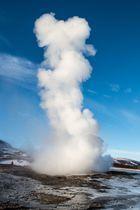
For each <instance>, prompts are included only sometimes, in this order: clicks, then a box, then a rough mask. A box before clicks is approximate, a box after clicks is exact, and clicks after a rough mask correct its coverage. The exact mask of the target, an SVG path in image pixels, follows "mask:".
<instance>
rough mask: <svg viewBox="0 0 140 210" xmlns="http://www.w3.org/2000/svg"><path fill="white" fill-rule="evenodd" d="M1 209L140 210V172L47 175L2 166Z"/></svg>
mask: <svg viewBox="0 0 140 210" xmlns="http://www.w3.org/2000/svg"><path fill="white" fill-rule="evenodd" d="M0 189H1V190H0V209H59V210H61V209H62V210H63V209H64V210H69V209H75V210H76V209H83V210H85V209H88V210H91V209H129V208H133V209H140V174H139V173H138V172H137V173H135V171H133V172H131V173H130V172H129V173H128V172H119V171H110V172H108V173H102V174H94V173H91V174H89V175H81V176H78V175H77V176H76V175H75V176H47V175H44V174H37V173H35V172H34V171H32V170H31V169H30V168H29V167H23V166H15V165H4V164H1V165H0Z"/></svg>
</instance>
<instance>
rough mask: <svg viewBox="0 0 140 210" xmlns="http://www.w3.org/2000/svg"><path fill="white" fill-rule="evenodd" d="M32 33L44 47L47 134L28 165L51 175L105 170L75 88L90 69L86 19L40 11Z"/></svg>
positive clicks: (106, 159)
mask: <svg viewBox="0 0 140 210" xmlns="http://www.w3.org/2000/svg"><path fill="white" fill-rule="evenodd" d="M34 31H35V34H36V36H37V40H38V44H39V46H40V47H43V48H44V61H43V62H42V65H41V68H40V69H39V71H38V81H39V86H40V88H41V91H40V96H41V107H42V108H43V109H44V110H45V112H46V114H47V117H48V119H49V122H50V134H49V137H48V139H47V140H46V142H45V143H44V144H43V148H42V149H41V150H39V151H38V152H37V154H36V156H35V161H34V163H33V165H32V166H33V168H34V169H35V170H37V171H38V172H42V173H47V174H50V175H67V174H81V173H87V172H89V171H90V170H95V171H105V170H108V169H109V167H110V166H111V162H112V160H111V157H110V156H104V155H103V154H104V143H103V141H102V140H101V139H100V138H99V137H98V124H97V121H96V120H95V119H94V116H93V113H92V112H91V111H90V110H89V109H84V107H83V95H82V92H81V89H80V85H81V83H82V82H84V81H86V80H87V79H88V78H89V77H90V74H91V71H92V67H91V65H90V63H89V62H88V60H87V58H86V55H95V53H96V52H95V49H94V47H93V46H92V45H88V44H86V40H87V39H88V37H89V35H90V27H89V25H88V22H87V21H86V20H85V19H83V18H79V17H72V18H69V19H68V20H66V21H63V20H57V19H56V18H55V17H54V14H44V15H43V16H41V17H40V18H39V19H37V20H36V22H35V30H34Z"/></svg>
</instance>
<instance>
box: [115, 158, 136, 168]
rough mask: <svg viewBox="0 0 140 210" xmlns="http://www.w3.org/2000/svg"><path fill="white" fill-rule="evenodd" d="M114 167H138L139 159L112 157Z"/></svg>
mask: <svg viewBox="0 0 140 210" xmlns="http://www.w3.org/2000/svg"><path fill="white" fill-rule="evenodd" d="M113 165H114V167H118V168H132V169H140V161H136V160H131V159H127V158H114V162H113Z"/></svg>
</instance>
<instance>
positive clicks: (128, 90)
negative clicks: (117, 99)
mask: <svg viewBox="0 0 140 210" xmlns="http://www.w3.org/2000/svg"><path fill="white" fill-rule="evenodd" d="M124 92H125V93H132V88H126V89H125V90H124Z"/></svg>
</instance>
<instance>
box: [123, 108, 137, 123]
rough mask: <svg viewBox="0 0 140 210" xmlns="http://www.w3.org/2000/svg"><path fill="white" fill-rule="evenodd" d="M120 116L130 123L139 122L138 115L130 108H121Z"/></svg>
mask: <svg viewBox="0 0 140 210" xmlns="http://www.w3.org/2000/svg"><path fill="white" fill-rule="evenodd" d="M120 112H121V114H122V116H123V117H125V118H126V120H127V121H128V122H130V123H140V116H139V115H138V114H136V113H134V112H132V111H130V110H125V109H124V110H121V111H120Z"/></svg>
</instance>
